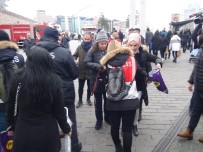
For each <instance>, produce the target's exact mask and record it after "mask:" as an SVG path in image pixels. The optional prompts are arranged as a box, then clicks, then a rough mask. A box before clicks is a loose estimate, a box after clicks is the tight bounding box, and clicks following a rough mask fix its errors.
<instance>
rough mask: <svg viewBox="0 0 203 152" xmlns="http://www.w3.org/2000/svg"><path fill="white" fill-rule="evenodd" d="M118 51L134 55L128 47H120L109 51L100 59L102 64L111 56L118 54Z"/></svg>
mask: <svg viewBox="0 0 203 152" xmlns="http://www.w3.org/2000/svg"><path fill="white" fill-rule="evenodd" d="M118 53H123V54H128V55H130V56H132V57H134V53H133V51H132V50H131V49H130V48H128V47H120V48H117V49H115V50H112V51H109V52H108V53H107V54H106V55H105V56H103V57H102V59H101V60H100V64H101V65H105V64H106V63H107V62H108V61H109V60H110V59H111V58H113V57H114V56H116V55H117V54H118Z"/></svg>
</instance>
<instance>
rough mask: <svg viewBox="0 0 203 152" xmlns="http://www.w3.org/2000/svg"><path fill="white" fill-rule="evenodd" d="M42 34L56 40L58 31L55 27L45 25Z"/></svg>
mask: <svg viewBox="0 0 203 152" xmlns="http://www.w3.org/2000/svg"><path fill="white" fill-rule="evenodd" d="M44 36H46V37H50V38H52V39H54V40H56V41H58V36H59V32H58V30H56V29H55V28H52V27H47V28H45V30H44Z"/></svg>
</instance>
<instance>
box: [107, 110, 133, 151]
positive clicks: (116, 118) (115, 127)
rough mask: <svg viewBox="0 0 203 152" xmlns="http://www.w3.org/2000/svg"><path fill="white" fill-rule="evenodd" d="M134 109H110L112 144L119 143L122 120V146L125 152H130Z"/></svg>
mask: <svg viewBox="0 0 203 152" xmlns="http://www.w3.org/2000/svg"><path fill="white" fill-rule="evenodd" d="M135 112H136V110H129V111H111V121H112V122H113V123H112V124H111V137H112V139H113V142H114V145H115V146H117V145H119V144H120V143H121V140H120V139H119V128H120V123H121V120H122V131H123V148H124V151H125V152H131V147H132V129H133V122H134V118H135Z"/></svg>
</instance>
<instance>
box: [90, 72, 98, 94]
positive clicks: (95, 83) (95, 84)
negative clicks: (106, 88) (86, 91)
mask: <svg viewBox="0 0 203 152" xmlns="http://www.w3.org/2000/svg"><path fill="white" fill-rule="evenodd" d="M98 78H99V72H98V73H97V76H96V79H95V81H94V86H93V89H92V92H91V96H92V95H93V94H94V92H95V90H96V88H97V82H98Z"/></svg>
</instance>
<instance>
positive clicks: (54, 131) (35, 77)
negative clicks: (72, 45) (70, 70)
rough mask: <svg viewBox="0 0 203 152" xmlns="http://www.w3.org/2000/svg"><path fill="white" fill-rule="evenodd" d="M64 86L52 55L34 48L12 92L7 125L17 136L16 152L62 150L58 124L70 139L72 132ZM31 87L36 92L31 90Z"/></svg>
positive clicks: (8, 105)
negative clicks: (62, 88) (62, 89)
mask: <svg viewBox="0 0 203 152" xmlns="http://www.w3.org/2000/svg"><path fill="white" fill-rule="evenodd" d="M60 82H61V81H60V78H59V77H58V76H57V75H56V74H55V72H54V70H53V60H52V58H51V56H50V54H49V53H48V51H47V50H45V49H44V48H41V47H38V46H33V47H32V48H31V49H30V51H29V53H28V58H27V61H26V67H25V68H24V69H22V70H21V71H20V72H19V73H18V74H17V76H16V77H15V78H14V79H13V81H12V83H11V85H12V88H11V90H10V92H9V98H8V104H7V122H8V128H10V130H9V132H8V133H9V134H12V133H13V132H14V142H13V152H28V151H49V152H59V151H60V150H61V142H60V137H59V130H58V124H57V122H58V123H59V125H60V127H61V129H62V130H63V132H64V133H65V134H69V135H70V134H71V128H70V126H69V124H68V123H67V118H66V113H65V111H64V102H63V98H62V92H61V85H60ZM38 84H40V85H38ZM30 86H32V89H28V88H29V87H30ZM48 86H49V87H48ZM15 106H17V108H18V109H17V116H16V117H17V119H16V117H15V114H16V113H15V108H16V107H15ZM15 120H16V121H15Z"/></svg>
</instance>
